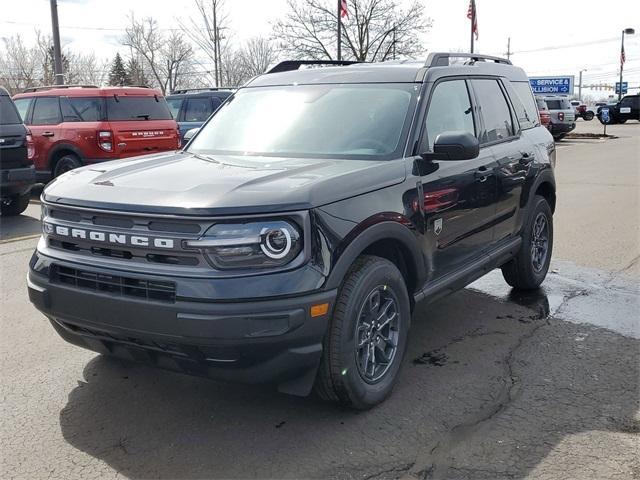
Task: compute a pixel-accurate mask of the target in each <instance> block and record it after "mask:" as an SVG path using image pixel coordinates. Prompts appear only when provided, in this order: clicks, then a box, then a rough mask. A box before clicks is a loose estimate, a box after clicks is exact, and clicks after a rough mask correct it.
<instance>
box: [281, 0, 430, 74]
mask: <svg viewBox="0 0 640 480" xmlns="http://www.w3.org/2000/svg"><path fill="white" fill-rule="evenodd" d="M334 3H335V2H326V1H323V0H287V4H288V7H287V10H288V13H287V15H286V16H285V18H284V19H282V20H279V21H277V22H276V23H275V24H274V40H276V41H278V42H280V47H281V48H282V50H283V51H284V52H286V53H287V54H288V55H289V56H291V57H294V58H303V57H304V58H312V59H328V60H331V59H333V58H334V52H335V50H336V44H337V40H336V26H337V18H338V17H337V11H336V8H333V7H334ZM342 23H343V29H342V41H341V46H342V51H343V58H348V59H354V60H359V61H370V62H373V61H384V60H389V59H391V58H394V57H413V56H415V55H417V54H420V53H422V52H423V48H422V45H421V44H420V38H419V34H420V33H423V32H426V31H427V30H428V29H429V28H430V27H431V20H430V19H428V18H426V17H425V11H424V5H423V4H422V2H419V1H417V0H413V2H412V3H411V4H409V5H408V6H407V7H405V8H403V7H402V2H400V1H399V0H351V1H349V17H348V18H343V19H342Z"/></svg>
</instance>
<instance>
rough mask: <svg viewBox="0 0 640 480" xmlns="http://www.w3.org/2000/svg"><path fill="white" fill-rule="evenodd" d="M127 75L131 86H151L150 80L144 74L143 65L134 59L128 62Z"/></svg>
mask: <svg viewBox="0 0 640 480" xmlns="http://www.w3.org/2000/svg"><path fill="white" fill-rule="evenodd" d="M127 75H128V77H129V80H130V82H131V85H149V80H148V79H147V76H146V75H145V74H144V68H143V67H142V64H141V63H140V62H139V61H138V60H136V59H135V58H133V57H131V58H130V59H129V61H128V62H127Z"/></svg>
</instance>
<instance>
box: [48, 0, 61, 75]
mask: <svg viewBox="0 0 640 480" xmlns="http://www.w3.org/2000/svg"><path fill="white" fill-rule="evenodd" d="M50 4H51V31H52V36H53V71H54V73H55V84H56V85H63V84H64V72H63V71H62V50H61V49H60V28H59V26H58V2H57V0H50Z"/></svg>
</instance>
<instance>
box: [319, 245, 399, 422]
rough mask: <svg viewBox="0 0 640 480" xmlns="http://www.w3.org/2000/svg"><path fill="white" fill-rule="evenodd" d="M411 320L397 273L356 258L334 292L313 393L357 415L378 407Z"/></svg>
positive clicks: (379, 261)
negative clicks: (334, 300) (348, 407)
mask: <svg viewBox="0 0 640 480" xmlns="http://www.w3.org/2000/svg"><path fill="white" fill-rule="evenodd" d="M410 319H411V310H410V307H409V295H408V293H407V287H406V285H405V282H404V278H403V277H402V274H401V273H400V271H399V270H398V268H397V267H396V266H395V265H394V264H393V263H391V262H390V261H388V260H386V259H384V258H380V257H374V256H362V257H360V258H358V260H356V262H355V263H354V265H353V266H352V267H351V269H350V270H349V273H348V274H347V277H346V278H345V281H344V283H343V285H342V287H341V289H340V293H339V295H338V299H337V302H336V306H335V309H334V314H333V318H332V319H331V323H330V326H329V330H328V332H327V334H326V337H325V340H324V344H323V347H324V351H323V356H322V361H321V365H320V369H319V371H318V377H317V379H316V384H315V391H316V392H317V393H318V394H319V396H320V397H322V398H324V399H325V400H332V401H336V402H339V403H341V404H343V405H347V406H350V407H353V408H357V409H360V410H365V409H368V408H371V407H373V406H375V405H377V404H378V403H380V402H382V401H383V400H384V399H385V398H387V396H388V395H389V394H390V393H391V390H392V389H393V385H394V384H395V381H396V378H397V376H398V372H399V370H400V366H401V363H402V357H403V356H404V352H405V349H406V346H407V333H408V330H409V325H410Z"/></svg>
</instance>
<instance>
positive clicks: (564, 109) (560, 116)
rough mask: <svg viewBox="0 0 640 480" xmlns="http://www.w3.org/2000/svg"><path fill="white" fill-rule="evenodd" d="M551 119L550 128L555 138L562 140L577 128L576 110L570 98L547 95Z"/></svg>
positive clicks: (546, 99) (546, 100)
mask: <svg viewBox="0 0 640 480" xmlns="http://www.w3.org/2000/svg"><path fill="white" fill-rule="evenodd" d="M544 99H545V102H546V103H547V108H548V109H549V115H550V117H551V121H550V123H549V130H550V131H551V135H553V138H554V139H555V140H562V139H563V138H564V137H565V136H566V135H567V133H569V132H571V131H573V130H574V129H575V128H576V111H575V110H574V108H573V107H572V106H571V103H570V102H569V99H568V98H567V97H563V96H555V97H545V98H544Z"/></svg>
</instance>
